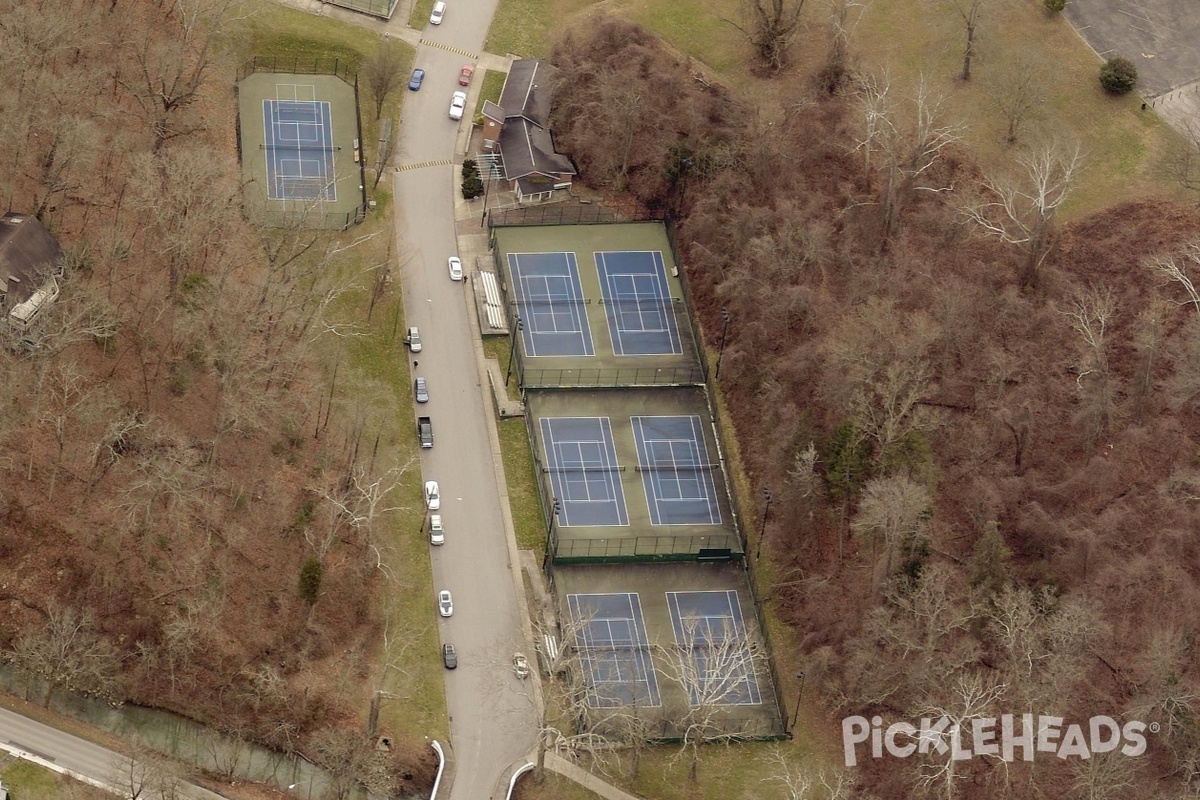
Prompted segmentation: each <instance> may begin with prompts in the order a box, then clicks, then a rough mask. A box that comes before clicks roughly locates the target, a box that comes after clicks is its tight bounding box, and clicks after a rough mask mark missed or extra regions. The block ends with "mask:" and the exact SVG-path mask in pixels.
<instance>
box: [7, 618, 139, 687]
mask: <svg viewBox="0 0 1200 800" xmlns="http://www.w3.org/2000/svg"><path fill="white" fill-rule="evenodd" d="M12 659H13V662H14V663H15V664H16V665H17V666H18V667H19V668H20V669H22V670H24V671H25V672H28V673H29V674H31V675H36V676H37V677H39V678H41V679H43V680H45V681H46V695H45V697H44V698H43V700H42V704H43V705H44V706H46V707H47V708H49V707H50V699H51V697H52V696H53V694H54V692H55V691H57V690H60V689H64V690H67V691H74V692H83V693H85V694H94V695H99V696H101V697H113V696H115V695H116V693H117V691H118V686H119V681H120V674H121V659H120V654H119V653H118V652H117V650H116V648H114V647H113V646H112V645H111V644H110V643H109V642H108V640H107V639H105V638H104V637H103V636H102V635H101V633H100V631H99V629H98V628H97V627H96V623H95V619H94V618H93V616H92V614H91V612H88V611H84V612H80V611H77V610H76V609H74V608H70V607H62V606H58V605H56V604H55V605H51V606H50V608H49V610H48V611H47V620H46V624H45V625H44V626H40V627H35V628H31V629H29V630H27V631H25V632H24V633H22V634H21V636H20V637H18V639H17V641H16V644H15V645H14V648H13V651H12Z"/></svg>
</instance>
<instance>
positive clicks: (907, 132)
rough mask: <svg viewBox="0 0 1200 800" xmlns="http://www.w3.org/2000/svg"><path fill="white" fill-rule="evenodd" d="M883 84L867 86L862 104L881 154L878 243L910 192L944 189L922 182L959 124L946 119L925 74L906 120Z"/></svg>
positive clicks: (891, 230) (888, 234)
mask: <svg viewBox="0 0 1200 800" xmlns="http://www.w3.org/2000/svg"><path fill="white" fill-rule="evenodd" d="M881 87H882V88H881ZM886 87H887V84H886V82H884V83H882V84H879V85H877V86H876V88H874V89H873V90H871V91H870V92H869V93H868V95H867V99H868V100H870V102H869V103H867V104H866V105H865V106H864V108H865V109H866V110H867V111H868V123H869V126H873V128H874V131H875V133H874V134H873V138H874V140H875V141H876V142H877V143H878V145H879V150H880V152H881V156H882V161H881V163H880V164H879V167H878V171H880V172H881V173H882V181H883V185H882V188H881V189H880V194H879V200H878V205H879V210H880V218H879V219H880V243H881V246H882V245H883V244H885V243H886V242H887V240H888V239H889V238H890V237H891V235H892V234H893V233H894V232H895V230H896V226H897V224H898V223H899V218H900V213H901V212H902V211H903V210H904V207H905V205H906V204H907V202H908V200H909V198H910V197H911V196H912V195H913V193H914V192H917V191H942V190H943V187H938V186H927V185H925V184H924V183H923V181H924V179H925V176H926V174H927V173H928V172H929V171H930V169H932V167H933V165H934V164H936V163H937V161H938V159H939V158H940V157H941V155H942V153H943V152H944V151H945V149H946V148H947V147H949V146H950V145H952V144H954V143H955V142H957V141H958V140H959V139H960V138H961V135H960V134H961V131H962V126H961V125H958V124H957V123H947V122H945V121H944V112H943V109H942V99H941V98H940V97H935V96H934V95H933V92H932V90H931V89H930V87H929V86H928V84H926V83H925V81H924V79H922V80H921V82H920V83H919V84H918V85H917V88H916V91H915V93H914V96H913V100H912V107H911V118H910V119H909V120H908V121H907V122H904V121H902V119H901V115H900V114H899V113H898V109H897V107H895V106H889V105H888V104H887V102H886V98H885V95H886V92H887V88H886ZM872 97H874V99H871V98H872ZM889 112H890V113H889Z"/></svg>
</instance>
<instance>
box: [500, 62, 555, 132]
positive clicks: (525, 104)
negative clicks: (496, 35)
mask: <svg viewBox="0 0 1200 800" xmlns="http://www.w3.org/2000/svg"><path fill="white" fill-rule="evenodd" d="M549 78H550V74H549V67H547V66H545V65H544V64H542V62H541V60H539V59H536V58H518V59H517V60H516V61H513V62H512V64H511V65H510V66H509V68H508V77H507V78H505V79H504V91H502V92H501V93H500V107H501V108H502V109H504V117H505V119H508V118H511V117H524V118H525V119H527V120H529V121H530V122H533V123H535V124H536V125H538V126H539V127H542V128H545V127H546V125H547V123H548V122H549V119H550V92H549V88H550V87H549V85H546V81H548V80H549ZM539 88H540V89H541V91H539Z"/></svg>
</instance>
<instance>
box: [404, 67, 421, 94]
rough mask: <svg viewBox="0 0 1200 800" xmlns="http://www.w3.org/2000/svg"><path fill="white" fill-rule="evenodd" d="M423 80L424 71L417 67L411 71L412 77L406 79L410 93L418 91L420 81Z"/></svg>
mask: <svg viewBox="0 0 1200 800" xmlns="http://www.w3.org/2000/svg"><path fill="white" fill-rule="evenodd" d="M423 80H425V70H423V69H421V68H420V67H417V68H416V69H414V70H413V74H412V77H411V78H409V79H408V88H409V89H411V90H412V91H414V92H415V91H418V90H419V89H420V88H421V81H423Z"/></svg>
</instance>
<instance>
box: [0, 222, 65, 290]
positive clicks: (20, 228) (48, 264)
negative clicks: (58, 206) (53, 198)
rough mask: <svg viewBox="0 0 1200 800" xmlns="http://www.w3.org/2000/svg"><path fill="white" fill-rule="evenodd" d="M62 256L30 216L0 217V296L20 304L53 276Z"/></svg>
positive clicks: (49, 236)
mask: <svg viewBox="0 0 1200 800" xmlns="http://www.w3.org/2000/svg"><path fill="white" fill-rule="evenodd" d="M65 255H66V253H64V252H63V249H62V248H61V247H60V246H59V244H58V242H57V241H56V240H55V238H54V237H53V236H52V235H51V234H50V231H48V230H46V228H45V227H43V225H42V223H41V222H39V221H38V219H37V217H35V216H33V215H32V214H16V213H12V212H9V213H8V214H5V215H4V216H3V217H0V293H5V294H8V295H9V296H8V298H7V302H8V304H9V305H10V306H12V305H15V304H17V303H23V302H25V301H26V300H28V299H29V298H30V297H32V296H33V293H34V292H36V291H37V290H38V289H40V288H41V286H42V284H43V283H45V281H46V278H47V277H49V276H50V275H52V274H54V273H55V272H56V271H57V270H58V268H59V266H61V264H62V260H63V258H64V256H65Z"/></svg>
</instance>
